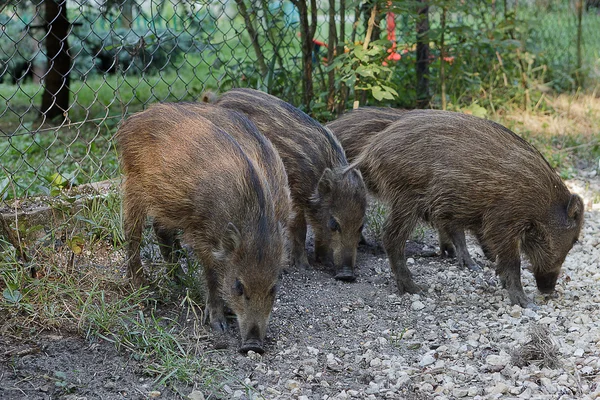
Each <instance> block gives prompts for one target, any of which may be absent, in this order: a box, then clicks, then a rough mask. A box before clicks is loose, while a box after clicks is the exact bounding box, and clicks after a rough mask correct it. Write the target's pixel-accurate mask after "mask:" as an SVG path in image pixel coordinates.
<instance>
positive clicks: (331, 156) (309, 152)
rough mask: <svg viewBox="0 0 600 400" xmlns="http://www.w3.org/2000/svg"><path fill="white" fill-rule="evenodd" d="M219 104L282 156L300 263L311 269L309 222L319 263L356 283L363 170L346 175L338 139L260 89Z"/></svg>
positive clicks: (363, 198)
mask: <svg viewBox="0 0 600 400" xmlns="http://www.w3.org/2000/svg"><path fill="white" fill-rule="evenodd" d="M216 104H217V105H218V106H221V107H225V108H231V109H234V110H237V111H240V112H242V113H244V114H246V115H247V116H248V117H249V118H250V119H251V120H252V122H254V123H255V124H256V125H257V126H258V129H259V130H260V132H261V133H263V134H264V135H265V136H266V137H267V138H269V140H271V142H272V143H273V145H274V146H275V148H276V149H277V151H278V152H279V154H280V155H281V158H282V160H283V163H284V165H285V169H286V172H287V175H288V181H289V185H290V191H291V196H292V202H293V208H294V212H295V218H294V219H293V221H292V223H291V230H292V236H293V239H294V242H293V246H292V247H293V249H292V257H293V260H294V262H295V263H296V264H297V265H302V266H306V265H307V264H308V259H307V256H306V250H305V241H306V229H307V228H306V226H307V223H308V224H310V225H311V226H312V227H313V230H314V231H315V250H316V251H315V252H316V256H317V259H320V260H322V261H325V262H328V263H329V262H333V264H334V265H335V266H336V269H337V275H336V277H338V279H347V280H352V279H354V264H355V258H356V247H357V244H358V239H359V236H360V232H359V231H360V227H361V226H362V223H363V219H364V215H365V210H366V189H365V187H364V183H363V180H362V177H361V175H360V173H359V172H358V171H354V172H353V173H348V174H344V173H343V170H344V169H345V168H346V167H347V165H348V162H347V160H346V157H345V155H344V151H343V149H342V147H341V145H340V143H339V142H338V141H337V139H336V138H335V136H334V135H333V134H332V133H331V132H330V131H329V130H328V129H326V128H324V127H323V126H322V125H320V124H319V123H318V122H316V121H315V120H314V119H312V118H310V117H309V116H308V115H306V114H305V113H303V112H302V111H300V110H298V109H297V108H295V107H293V106H291V105H290V104H288V103H286V102H284V101H282V100H280V99H278V98H276V97H274V96H271V95H269V94H266V93H263V92H259V91H257V90H251V89H234V90H231V91H229V92H227V93H225V94H224V95H223V96H222V97H221V98H220V99H219V100H217V102H216Z"/></svg>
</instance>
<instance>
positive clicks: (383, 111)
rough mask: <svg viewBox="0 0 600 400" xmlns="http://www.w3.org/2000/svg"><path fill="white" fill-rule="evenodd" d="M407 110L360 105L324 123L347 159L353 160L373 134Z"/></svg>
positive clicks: (397, 118)
mask: <svg viewBox="0 0 600 400" xmlns="http://www.w3.org/2000/svg"><path fill="white" fill-rule="evenodd" d="M406 112H408V110H402V109H397V108H389V107H360V108H357V109H355V110H352V111H349V112H347V113H345V114H343V115H342V116H340V117H339V118H337V119H336V120H334V121H331V122H329V123H327V124H326V125H325V127H326V128H328V129H329V130H331V132H333V134H334V135H335V136H336V137H337V138H338V140H339V141H340V143H341V144H342V147H343V148H344V151H345V152H346V157H347V158H348V161H350V162H353V161H354V159H355V158H356V157H358V155H359V154H360V152H361V151H362V149H363V147H365V146H366V145H367V144H368V143H369V140H370V139H371V138H372V137H373V136H375V134H377V133H379V132H381V131H382V130H384V129H385V128H387V127H388V126H389V125H390V124H391V123H393V122H395V121H397V120H399V119H400V118H402V115H404V114H405V113H406Z"/></svg>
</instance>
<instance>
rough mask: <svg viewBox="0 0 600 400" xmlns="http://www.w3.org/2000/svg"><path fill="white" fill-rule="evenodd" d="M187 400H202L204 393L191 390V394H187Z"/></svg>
mask: <svg viewBox="0 0 600 400" xmlns="http://www.w3.org/2000/svg"><path fill="white" fill-rule="evenodd" d="M188 399H189V400H204V393H202V392H201V391H199V390H193V391H192V393H190V394H188Z"/></svg>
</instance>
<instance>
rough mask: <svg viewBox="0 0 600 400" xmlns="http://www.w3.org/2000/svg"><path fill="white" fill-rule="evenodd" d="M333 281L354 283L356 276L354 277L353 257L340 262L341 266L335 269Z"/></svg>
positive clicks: (347, 257)
mask: <svg viewBox="0 0 600 400" xmlns="http://www.w3.org/2000/svg"><path fill="white" fill-rule="evenodd" d="M336 270H337V271H336V273H335V279H337V280H338V281H344V282H354V281H355V280H356V275H354V257H352V256H346V257H344V258H343V260H342V265H341V266H340V267H338V268H336Z"/></svg>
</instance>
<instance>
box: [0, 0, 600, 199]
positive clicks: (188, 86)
mask: <svg viewBox="0 0 600 400" xmlns="http://www.w3.org/2000/svg"><path fill="white" fill-rule="evenodd" d="M598 7H599V4H598V2H597V1H594V0H587V1H586V0H573V1H568V0H567V1H565V0H561V1H549V0H521V1H518V2H517V0H503V1H500V0H486V1H474V0H446V1H443V0H430V1H428V0H420V1H414V0H413V1H383V2H381V1H374V0H367V1H362V2H359V1H354V0H342V1H339V0H329V1H325V0H311V1H306V0H292V1H285V0H219V1H190V0H184V1H176V0H164V1H159V0H146V1H142V0H91V1H84V0H77V1H76V0H52V1H50V0H49V1H41V0H34V1H10V0H0V26H1V31H0V99H1V101H0V138H1V140H0V160H1V171H0V198H1V199H2V202H0V203H4V204H6V202H7V200H8V199H11V198H14V197H23V196H27V195H33V194H43V193H50V194H52V193H56V192H57V191H60V190H61V189H63V188H65V187H68V186H70V185H73V184H81V183H86V182H92V181H96V180H102V179H106V178H111V177H115V176H117V175H118V162H117V155H116V151H115V148H114V146H113V141H112V137H113V135H114V133H115V131H116V128H117V126H118V124H119V122H120V121H121V120H122V118H123V117H124V116H126V115H127V114H130V113H132V112H135V111H137V110H140V109H143V108H144V107H145V106H147V105H148V104H150V103H153V102H157V101H182V100H185V101H196V100H198V98H199V97H200V95H201V94H202V93H203V92H204V91H205V90H214V91H217V92H219V91H224V90H227V89H229V88H231V87H240V86H247V87H254V88H258V89H261V90H264V91H268V92H270V93H273V94H275V95H277V96H279V97H281V98H283V99H284V100H287V101H289V102H291V103H293V104H295V105H297V106H300V107H302V108H303V109H305V110H307V111H309V112H311V113H312V114H313V115H315V116H316V117H317V118H321V119H326V118H333V117H334V116H335V115H336V114H337V113H339V112H341V111H342V110H343V109H345V108H348V107H351V106H352V105H353V104H355V103H358V104H365V103H366V104H387V105H392V106H398V107H412V106H415V105H416V104H417V103H418V102H419V101H421V102H422V104H424V105H428V106H434V107H438V106H439V107H446V106H447V104H450V103H452V104H458V103H464V102H473V101H475V102H479V103H481V104H483V103H485V104H483V105H491V106H492V107H493V106H494V104H496V103H495V102H497V101H498V100H497V99H498V98H513V99H514V98H516V97H518V96H525V98H524V100H523V101H524V103H525V106H527V104H528V103H529V102H530V101H532V100H531V97H533V96H535V94H536V93H537V92H540V91H541V92H543V91H545V90H549V89H554V90H573V89H575V88H577V87H580V86H585V85H586V84H590V82H594V80H595V79H597V77H598V69H599V61H598V60H599V59H600V54H599V52H600V15H599V14H598ZM0 208H1V207H0Z"/></svg>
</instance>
